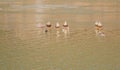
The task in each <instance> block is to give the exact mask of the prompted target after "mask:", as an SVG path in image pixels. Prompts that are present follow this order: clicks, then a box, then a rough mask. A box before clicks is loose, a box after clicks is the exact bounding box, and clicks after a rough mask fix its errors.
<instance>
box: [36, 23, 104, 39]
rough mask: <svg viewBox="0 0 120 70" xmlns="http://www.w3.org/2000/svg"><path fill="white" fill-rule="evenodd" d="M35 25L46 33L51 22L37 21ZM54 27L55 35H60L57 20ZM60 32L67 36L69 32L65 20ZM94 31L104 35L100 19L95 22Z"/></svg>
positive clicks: (50, 26) (49, 29) (49, 28)
mask: <svg viewBox="0 0 120 70" xmlns="http://www.w3.org/2000/svg"><path fill="white" fill-rule="evenodd" d="M37 27H39V28H43V32H45V33H48V32H50V31H51V28H52V24H51V23H50V22H48V23H46V24H41V23H39V24H37ZM54 28H55V30H56V35H57V37H59V36H60V28H61V26H60V24H59V22H57V23H56V24H55V26H54ZM62 32H63V33H64V34H65V36H67V35H68V34H69V25H68V23H67V21H65V22H64V23H63V25H62ZM95 33H96V36H102V37H105V34H104V32H103V25H102V23H101V22H100V21H96V22H95Z"/></svg>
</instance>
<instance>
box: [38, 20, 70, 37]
mask: <svg viewBox="0 0 120 70" xmlns="http://www.w3.org/2000/svg"><path fill="white" fill-rule="evenodd" d="M37 27H38V28H42V29H43V32H45V33H48V32H51V28H52V24H51V23H50V22H47V23H46V24H41V23H39V24H37ZM54 28H55V30H56V35H57V37H59V36H60V29H61V26H60V24H59V22H57V23H56V24H55V26H54ZM62 32H63V33H64V34H65V36H66V35H68V34H69V25H68V23H67V21H65V22H64V23H63V25H62Z"/></svg>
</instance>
